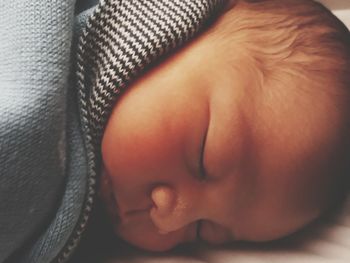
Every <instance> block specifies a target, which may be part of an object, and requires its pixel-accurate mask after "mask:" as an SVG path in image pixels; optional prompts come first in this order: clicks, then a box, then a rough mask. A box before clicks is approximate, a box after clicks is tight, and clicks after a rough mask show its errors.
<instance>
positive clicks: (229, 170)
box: [100, 11, 345, 251]
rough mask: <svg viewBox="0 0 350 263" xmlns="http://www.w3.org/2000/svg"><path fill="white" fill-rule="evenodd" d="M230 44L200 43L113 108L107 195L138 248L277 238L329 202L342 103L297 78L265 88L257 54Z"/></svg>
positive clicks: (105, 146)
mask: <svg viewBox="0 0 350 263" xmlns="http://www.w3.org/2000/svg"><path fill="white" fill-rule="evenodd" d="M229 15H230V14H229V11H227V13H226V14H224V15H222V17H221V18H220V20H219V21H218V22H217V23H218V25H217V26H219V25H220V23H221V22H222V21H224V20H225V19H227V16H229ZM223 42H224V43H223ZM223 42H220V41H214V40H213V38H211V35H210V33H205V34H203V35H201V36H200V37H198V38H197V39H196V40H194V41H193V42H191V44H189V45H188V46H186V47H185V48H183V49H181V50H180V51H179V52H177V53H176V54H174V55H172V56H171V57H169V58H167V59H166V60H165V61H164V62H162V63H160V64H159V65H158V66H156V67H155V68H153V69H152V70H150V71H148V72H147V73H146V74H145V75H143V76H142V77H141V78H139V79H138V80H137V81H136V82H135V83H133V84H132V86H130V87H128V89H127V91H126V93H124V94H123V96H122V97H121V98H120V100H119V101H118V103H117V104H116V106H115V107H114V110H113V112H112V115H111V117H110V119H109V122H108V125H107V127H106V130H105V133H104V137H103V142H102V157H103V164H104V165H103V171H102V181H101V191H100V192H101V197H102V199H103V200H104V202H105V203H106V207H107V210H108V213H109V215H110V217H111V220H112V222H113V226H114V230H115V232H116V233H117V235H119V236H120V237H122V238H123V239H124V240H126V241H128V242H130V243H131V244H134V245H136V246H138V247H141V248H144V249H148V250H154V251H164V250H168V249H171V248H173V247H175V246H176V245H178V244H181V243H186V242H192V241H195V240H197V239H201V240H204V241H207V242H209V243H212V244H221V243H225V242H230V241H235V240H249V241H267V240H273V239H276V238H280V237H283V236H286V235H288V234H290V233H293V232H295V231H296V230H298V229H300V228H301V227H303V226H305V225H306V224H308V223H310V222H312V221H313V220H314V219H315V218H317V217H319V216H320V214H321V213H322V211H324V209H325V208H326V207H327V206H328V204H329V202H330V201H329V196H330V195H332V193H333V191H334V187H335V186H334V182H333V181H334V180H333V177H334V176H332V171H335V170H336V169H335V167H336V166H337V165H338V163H337V162H338V160H339V151H340V149H341V147H342V145H343V138H344V136H343V135H344V127H343V126H344V118H345V114H343V113H342V112H341V111H339V110H337V107H335V106H333V105H334V104H335V102H334V100H335V99H334V97H330V96H328V94H327V93H326V92H312V86H313V85H315V83H314V82H313V81H311V80H310V81H309V80H307V79H305V78H298V77H295V76H290V75H288V74H285V75H281V76H280V78H281V82H268V81H266V82H264V81H261V77H260V71H259V68H258V66H256V65H255V64H254V62H253V61H252V60H251V59H250V57H249V52H246V50H244V48H242V47H240V46H239V45H235V44H234V43H231V42H229V41H226V42H225V41H223ZM227 50H230V52H228V51H227ZM232 65H236V66H232ZM278 83H289V84H288V86H285V85H284V86H283V87H281V85H278ZM305 86H307V87H309V89H310V90H311V92H300V87H305ZM315 101H317V103H313V102H315ZM320 105H321V106H320Z"/></svg>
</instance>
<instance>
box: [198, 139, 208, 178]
mask: <svg viewBox="0 0 350 263" xmlns="http://www.w3.org/2000/svg"><path fill="white" fill-rule="evenodd" d="M206 140H207V133H205V135H204V138H203V142H202V146H201V152H200V158H199V175H200V179H201V180H204V179H206V178H207V172H206V169H205V165H204V153H205V144H206Z"/></svg>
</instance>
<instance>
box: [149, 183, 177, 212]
mask: <svg viewBox="0 0 350 263" xmlns="http://www.w3.org/2000/svg"><path fill="white" fill-rule="evenodd" d="M151 198H152V201H153V204H154V210H155V211H156V213H157V214H158V215H159V216H166V215H168V214H169V213H171V212H172V210H173V209H174V207H175V205H176V193H175V191H174V190H173V189H172V188H171V187H169V186H157V187H155V188H154V189H153V190H152V193H151Z"/></svg>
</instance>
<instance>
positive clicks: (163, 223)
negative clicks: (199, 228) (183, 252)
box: [150, 186, 200, 234]
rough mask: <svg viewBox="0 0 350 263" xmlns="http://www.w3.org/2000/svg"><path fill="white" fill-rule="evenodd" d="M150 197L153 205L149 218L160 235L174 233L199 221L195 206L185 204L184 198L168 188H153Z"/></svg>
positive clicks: (189, 203)
mask: <svg viewBox="0 0 350 263" xmlns="http://www.w3.org/2000/svg"><path fill="white" fill-rule="evenodd" d="M151 197H152V200H153V204H154V205H153V207H152V209H151V212H150V216H151V219H152V221H153V223H154V224H155V226H156V227H157V228H158V229H159V232H160V233H161V234H166V233H169V232H172V231H176V230H178V229H180V228H182V227H184V226H186V225H188V224H190V223H192V222H194V221H196V220H198V219H200V213H198V209H195V207H196V205H195V204H194V203H193V202H187V201H186V198H183V197H182V195H180V194H179V193H177V192H176V190H175V189H173V188H172V187H170V186H157V187H155V188H154V189H153V190H152V193H151ZM192 201H193V200H192Z"/></svg>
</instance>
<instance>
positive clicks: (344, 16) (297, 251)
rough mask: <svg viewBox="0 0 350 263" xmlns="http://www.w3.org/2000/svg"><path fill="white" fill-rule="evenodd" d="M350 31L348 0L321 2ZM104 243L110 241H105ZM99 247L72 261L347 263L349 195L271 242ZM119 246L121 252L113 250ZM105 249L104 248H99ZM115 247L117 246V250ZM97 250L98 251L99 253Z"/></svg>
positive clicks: (349, 254) (90, 247)
mask: <svg viewBox="0 0 350 263" xmlns="http://www.w3.org/2000/svg"><path fill="white" fill-rule="evenodd" d="M320 2H322V3H323V4H325V5H326V6H327V7H328V8H330V9H331V10H332V11H333V12H334V14H335V15H337V16H338V17H339V18H340V19H341V20H342V21H343V22H344V23H345V24H346V25H347V26H348V27H349V28H350V1H349V0H320ZM102 242H108V241H106V240H104V241H102ZM107 246H108V248H106V247H105V246H101V247H99V246H98V245H96V243H95V244H94V241H90V242H89V243H88V244H85V245H83V246H82V247H81V249H80V251H78V253H77V255H76V256H75V257H74V258H73V259H72V260H73V262H81V261H80V260H81V259H84V262H101V263H122V262H123V263H131V262H132V263H172V262H174V263H175V262H177V263H190V262H191V263H195V262H196V263H202V262H203V263H204V262H215V263H227V262H239V263H263V262H271V263H273V262H276V263H277V262H284V263H296V262H298V263H303V262H305V263H306V262H307V263H313V262H315V263H316V262H317V263H322V262H327V263H341V262H343V263H345V262H350V193H349V196H348V197H347V199H346V200H345V201H344V203H342V204H339V207H338V208H336V209H335V210H334V211H332V213H330V214H329V215H327V216H326V217H324V218H322V219H320V220H318V221H317V222H315V223H313V224H312V225H311V226H309V227H307V228H305V229H304V230H302V231H300V232H298V233H297V234H295V235H293V236H291V237H289V238H286V239H283V240H278V241H275V242H271V243H266V244H252V243H234V244H231V245H228V246H224V247H222V246H221V247H208V246H206V245H197V246H192V247H188V246H187V247H186V248H178V249H177V250H175V251H172V252H168V253H162V254H159V253H150V252H144V251H140V250H137V249H135V248H132V247H129V246H127V245H125V244H113V245H111V244H109V245H107ZM114 246H119V247H118V249H113V247H114ZM102 247H104V249H99V248H102ZM114 248H115V247H114ZM96 250H97V251H96Z"/></svg>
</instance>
